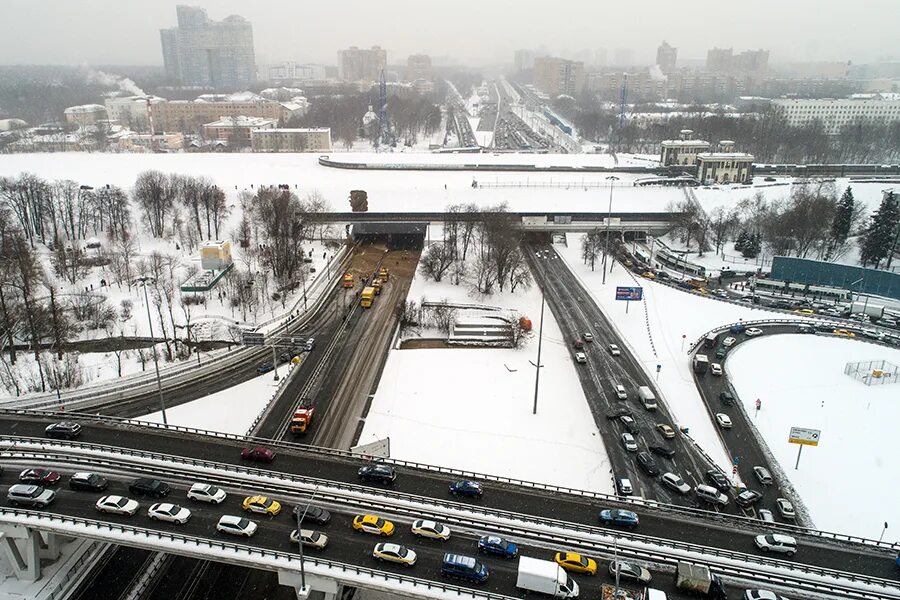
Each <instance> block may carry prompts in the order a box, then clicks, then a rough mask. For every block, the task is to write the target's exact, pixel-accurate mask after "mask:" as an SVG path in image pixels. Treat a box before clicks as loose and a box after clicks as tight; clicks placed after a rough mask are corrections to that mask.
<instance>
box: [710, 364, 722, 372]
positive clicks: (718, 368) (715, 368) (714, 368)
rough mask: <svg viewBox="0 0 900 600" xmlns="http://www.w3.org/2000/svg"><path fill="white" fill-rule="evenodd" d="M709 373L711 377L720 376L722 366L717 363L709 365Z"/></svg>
mask: <svg viewBox="0 0 900 600" xmlns="http://www.w3.org/2000/svg"><path fill="white" fill-rule="evenodd" d="M709 372H710V373H712V374H713V375H721V374H722V365H720V364H719V363H710V364H709Z"/></svg>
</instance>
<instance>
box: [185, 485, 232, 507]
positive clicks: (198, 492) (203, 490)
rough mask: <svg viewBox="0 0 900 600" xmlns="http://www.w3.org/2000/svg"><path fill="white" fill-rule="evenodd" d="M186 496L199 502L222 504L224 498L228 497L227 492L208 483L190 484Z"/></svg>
mask: <svg viewBox="0 0 900 600" xmlns="http://www.w3.org/2000/svg"><path fill="white" fill-rule="evenodd" d="M187 497H188V498H190V499H191V500H197V501H199V502H208V503H209V504H222V503H223V502H225V498H227V497H228V494H226V493H225V490H223V489H219V488H217V487H216V486H214V485H210V484H208V483H195V484H194V485H192V486H191V489H189V490H188V493H187Z"/></svg>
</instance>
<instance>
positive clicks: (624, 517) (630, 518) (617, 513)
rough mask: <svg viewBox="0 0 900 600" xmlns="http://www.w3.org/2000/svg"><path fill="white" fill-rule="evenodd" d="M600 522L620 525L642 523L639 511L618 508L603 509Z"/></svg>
mask: <svg viewBox="0 0 900 600" xmlns="http://www.w3.org/2000/svg"><path fill="white" fill-rule="evenodd" d="M598 516H599V517H600V522H601V523H602V524H604V525H618V526H620V527H637V526H638V523H640V519H638V516H637V513H634V512H631V511H630V510H619V509H617V508H614V509H611V510H610V509H607V510H601V511H600V514H599V515H598Z"/></svg>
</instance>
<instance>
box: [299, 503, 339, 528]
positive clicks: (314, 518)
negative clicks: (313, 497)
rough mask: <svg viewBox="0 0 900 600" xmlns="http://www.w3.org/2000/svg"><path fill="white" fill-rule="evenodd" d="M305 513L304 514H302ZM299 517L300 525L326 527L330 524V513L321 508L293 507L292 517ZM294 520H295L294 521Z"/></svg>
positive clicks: (309, 506)
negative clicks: (312, 524) (307, 524)
mask: <svg viewBox="0 0 900 600" xmlns="http://www.w3.org/2000/svg"><path fill="white" fill-rule="evenodd" d="M304 511H305V512H304ZM298 516H299V517H300V522H301V523H315V524H316V525H328V523H330V522H331V513H330V512H328V511H327V510H325V509H324V508H322V507H319V506H315V505H313V504H309V505H303V504H298V505H296V506H294V517H298ZM295 520H296V519H295Z"/></svg>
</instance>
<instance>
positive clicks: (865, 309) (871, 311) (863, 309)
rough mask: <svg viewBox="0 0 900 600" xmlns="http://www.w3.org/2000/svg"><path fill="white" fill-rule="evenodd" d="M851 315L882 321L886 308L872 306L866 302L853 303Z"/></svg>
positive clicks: (877, 305) (851, 304)
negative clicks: (865, 316)
mask: <svg viewBox="0 0 900 600" xmlns="http://www.w3.org/2000/svg"><path fill="white" fill-rule="evenodd" d="M850 314H851V315H858V314H864V315H867V316H868V317H869V318H871V319H880V318H881V317H883V316H884V306H882V305H880V304H872V303H871V302H870V303H868V304H867V303H865V302H851V303H850Z"/></svg>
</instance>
